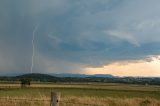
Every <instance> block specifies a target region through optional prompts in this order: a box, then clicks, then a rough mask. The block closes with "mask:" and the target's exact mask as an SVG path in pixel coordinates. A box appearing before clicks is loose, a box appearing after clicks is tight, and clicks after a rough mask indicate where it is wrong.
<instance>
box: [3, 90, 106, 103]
mask: <svg viewBox="0 0 160 106" xmlns="http://www.w3.org/2000/svg"><path fill="white" fill-rule="evenodd" d="M60 96H61V94H60V93H59V92H51V98H50V99H27V98H11V97H9V98H2V97H1V98H0V100H2V99H3V100H6V101H24V100H25V101H38V102H40V101H42V102H43V101H47V102H50V106H60V103H65V104H73V105H74V106H75V105H81V106H103V105H94V104H88V103H78V102H71V101H62V100H60ZM65 106H67V105H65ZM68 106H70V105H68Z"/></svg>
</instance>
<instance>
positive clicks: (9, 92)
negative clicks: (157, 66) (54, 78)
mask: <svg viewBox="0 0 160 106" xmlns="http://www.w3.org/2000/svg"><path fill="white" fill-rule="evenodd" d="M52 91H55V92H61V102H60V106H83V105H84V106H85V105H87V104H89V106H160V87H159V86H138V85H137V86H133V85H121V84H120V85H118V84H113V85H98V84H97V85H96V84H94V85H92V84H91V85H78V84H77V85H71V84H70V85H69V84H59V85H58V84H57V85H54V84H53V85H51V84H38V85H32V86H31V87H30V88H23V89H21V88H1V89H0V98H1V99H0V106H49V105H50V92H52ZM34 100H36V101H34ZM37 100H38V101H37ZM39 100H40V101H39Z"/></svg>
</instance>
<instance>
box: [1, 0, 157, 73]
mask: <svg viewBox="0 0 160 106" xmlns="http://www.w3.org/2000/svg"><path fill="white" fill-rule="evenodd" d="M159 2H160V1H159V0H155V1H150V0H141V1H139V0H134V1H128V0H78V1H76V0H34V1H33V0H14V1H12V0H5V1H4V0H3V1H0V23H1V25H0V51H1V52H0V71H1V72H4V71H5V72H6V73H7V72H11V71H13V72H26V73H27V72H30V65H31V55H32V45H31V43H32V42H31V41H32V35H33V31H34V29H35V27H36V26H37V25H39V27H38V29H37V31H36V32H35V48H36V51H35V58H34V63H35V65H34V72H60V73H61V72H75V73H78V72H79V70H81V72H82V73H83V68H84V67H87V66H93V67H96V66H103V65H105V64H110V63H112V62H115V61H122V60H125V61H129V60H143V59H144V60H145V58H147V57H148V56H150V55H159V53H160V51H159V50H160V46H159V44H160V37H159V27H160V21H159V17H160V15H159V9H160V7H159V5H158V4H159ZM146 61H147V60H146ZM6 64H7V65H6ZM7 66H8V67H7Z"/></svg>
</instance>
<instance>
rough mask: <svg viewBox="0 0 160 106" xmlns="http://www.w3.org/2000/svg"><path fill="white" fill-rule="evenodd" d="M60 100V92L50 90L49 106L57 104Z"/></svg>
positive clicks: (56, 105) (57, 105)
mask: <svg viewBox="0 0 160 106" xmlns="http://www.w3.org/2000/svg"><path fill="white" fill-rule="evenodd" d="M59 102H60V93H59V92H51V106H59Z"/></svg>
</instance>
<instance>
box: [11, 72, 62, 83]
mask: <svg viewBox="0 0 160 106" xmlns="http://www.w3.org/2000/svg"><path fill="white" fill-rule="evenodd" d="M24 78H25V79H26V78H29V79H32V80H33V81H41V82H47V81H48V82H55V81H58V80H60V78H58V77H54V76H52V75H48V74H40V73H32V74H24V75H19V76H16V77H14V79H16V80H19V79H24Z"/></svg>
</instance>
